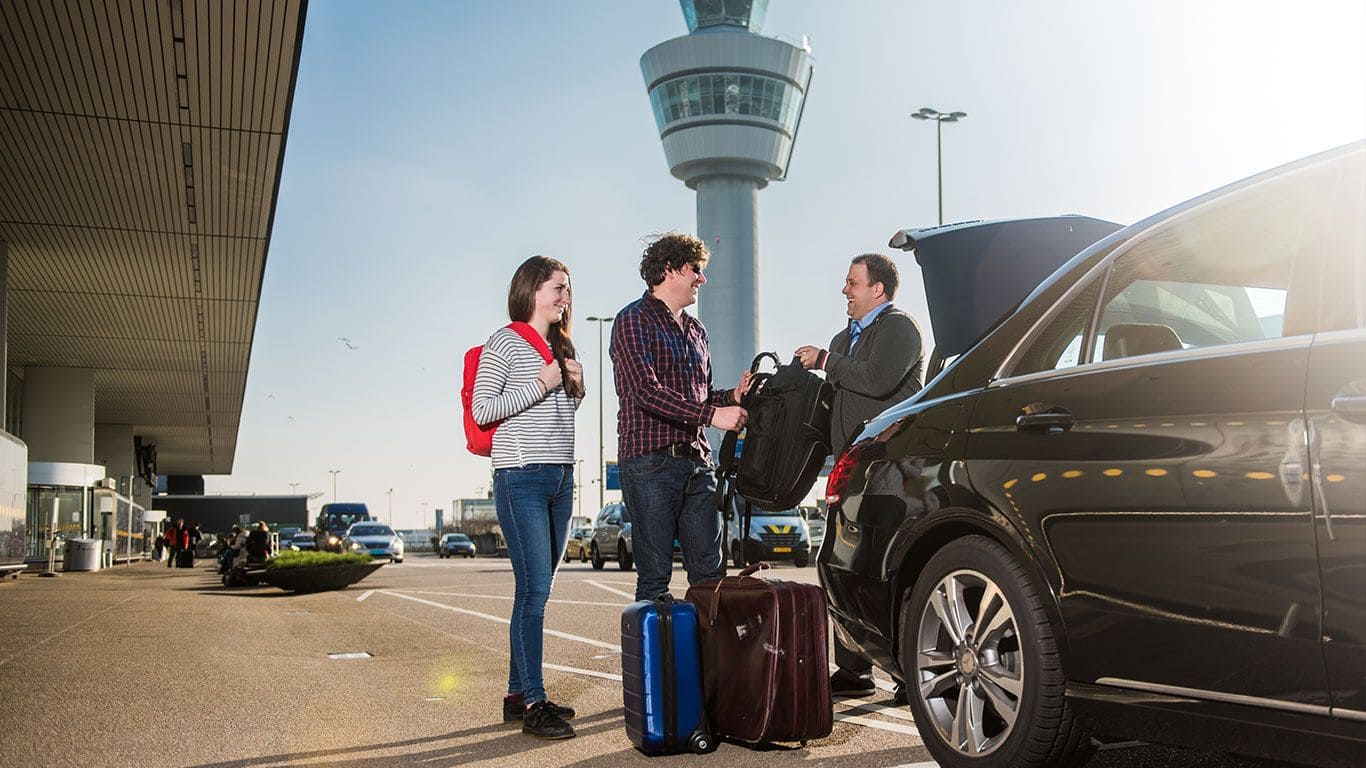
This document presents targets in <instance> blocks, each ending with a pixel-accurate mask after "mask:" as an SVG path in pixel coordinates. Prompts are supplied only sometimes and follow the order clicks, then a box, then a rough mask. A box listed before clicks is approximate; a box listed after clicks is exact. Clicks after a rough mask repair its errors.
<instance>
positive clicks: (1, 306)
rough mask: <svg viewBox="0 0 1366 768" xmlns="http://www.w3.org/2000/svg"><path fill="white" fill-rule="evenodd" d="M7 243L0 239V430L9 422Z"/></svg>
mask: <svg viewBox="0 0 1366 768" xmlns="http://www.w3.org/2000/svg"><path fill="white" fill-rule="evenodd" d="M8 405H9V243H7V242H5V241H4V240H0V432H3V431H4V429H5V425H6V424H8V423H9V418H8V416H9V412H8V411H7V410H6V409H7V407H8Z"/></svg>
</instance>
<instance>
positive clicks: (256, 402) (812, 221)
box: [206, 0, 1366, 528]
mask: <svg viewBox="0 0 1366 768" xmlns="http://www.w3.org/2000/svg"><path fill="white" fill-rule="evenodd" d="M1362 29H1366V3H1363V2H1361V0H1335V1H1330V0H1304V1H1302V2H1297V3H1293V4H1291V3H1271V2H1246V1H1243V2H1237V1H1235V0H1227V1H1224V0H1183V1H1181V2H1175V1H1171V0H1141V1H1139V0H1107V2H1094V1H1092V0H1075V1H1074V0H1067V1H1063V0H1056V1H1053V0H1050V1H1036V2H1028V3H1020V2H1007V1H1006V0H982V1H981V2H973V3H939V2H929V1H928V0H900V1H893V0H885V1H878V0H851V1H850V2H842V3H833V2H828V0H825V1H823V0H771V2H770V4H769V9H768V15H767V17H766V20H765V23H764V26H763V28H762V30H761V32H762V33H763V34H766V35H772V36H777V37H780V38H784V39H787V40H789V41H791V42H796V41H800V40H801V38H802V36H803V35H806V36H807V37H808V39H809V40H810V44H811V49H812V55H813V58H814V65H815V74H814V76H813V79H812V84H811V91H810V93H809V94H808V97H807V102H806V107H805V112H804V114H803V117H802V123H801V129H800V132H799V134H798V137H797V142H796V148H795V150H794V152H793V157H792V162H791V166H790V168H789V174H788V178H787V180H786V181H783V182H779V183H773V184H770V185H769V186H768V187H767V188H766V189H764V190H763V191H761V192H760V193H759V236H758V237H759V275H760V278H759V285H760V297H759V316H760V328H759V338H760V346H761V348H763V349H772V350H777V351H778V352H779V353H780V355H788V354H790V353H791V351H792V350H793V349H795V348H796V347H798V346H800V345H803V344H815V345H817V346H822V347H823V346H825V345H826V344H827V343H828V342H829V340H830V337H831V336H833V335H834V334H835V332H836V331H837V330H839V329H840V328H841V327H842V326H843V324H844V322H845V316H844V308H845V307H844V299H843V297H842V296H841V295H840V292H839V291H840V288H841V286H842V283H843V279H844V274H845V271H846V269H847V267H848V263H849V259H850V258H852V257H853V256H854V255H856V254H858V253H862V252H865V251H881V252H885V253H889V254H891V255H893V257H894V258H896V259H897V260H898V262H899V264H900V267H901V275H902V288H901V291H900V292H899V294H898V296H897V304H898V306H901V307H902V308H904V309H906V310H908V311H909V312H911V314H912V315H914V316H915V317H916V318H917V320H918V321H919V323H920V325H921V327H922V328H923V329H925V330H926V331H927V332H928V331H929V329H930V327H929V318H928V313H927V311H926V305H925V297H924V290H923V287H922V285H921V283H920V279H919V272H918V268H917V267H916V265H915V263H914V259H913V258H911V257H910V256H909V255H907V254H902V253H901V252H900V251H892V250H890V249H889V248H888V246H887V241H888V239H889V238H890V237H891V235H892V234H893V233H894V232H895V231H897V230H899V229H902V228H907V227H916V226H928V225H933V224H934V223H936V220H937V207H936V206H937V202H936V161H935V135H934V134H935V128H934V125H933V124H932V123H928V122H925V121H917V120H912V119H910V114H911V113H912V112H914V111H916V110H917V109H919V108H920V107H925V106H928V107H934V108H937V109H940V110H942V111H945V112H948V111H955V110H957V111H963V112H966V113H967V117H966V118H964V119H963V121H962V122H959V123H956V124H951V125H946V126H944V136H943V145H944V146H943V184H944V216H945V219H946V221H962V220H971V219H999V218H1018V217H1028V216H1041V215H1056V214H1065V213H1077V214H1085V215H1089V216H1095V217H1098V218H1103V219H1109V220H1112V221H1116V222H1120V223H1125V224H1127V223H1132V222H1134V221H1136V220H1138V219H1141V218H1144V217H1146V216H1147V215H1150V214H1153V213H1156V212H1158V211H1160V210H1162V209H1165V208H1167V207H1169V206H1172V205H1175V204H1177V203H1179V202H1181V201H1183V200H1186V199H1188V198H1191V197H1194V196H1196V195H1198V194H1200V193H1202V192H1205V191H1208V190H1210V189H1213V188H1215V187H1218V186H1221V185H1223V184H1226V183H1229V182H1232V181H1236V180H1238V179H1240V178H1243V177H1245V176H1249V175H1251V174H1253V173H1256V172H1259V171H1262V170H1265V169H1267V168H1271V167H1274V166H1276V165H1279V164H1282V163H1285V162H1289V161H1291V160H1295V159H1297V158H1299V157H1303V156H1305V155H1309V154H1312V153H1315V152H1318V151H1320V150H1324V149H1328V148H1331V147H1334V146H1338V145H1341V144H1345V143H1348V142H1351V141H1355V140H1358V139H1362V138H1366V47H1363V46H1362V45H1361V44H1360V31H1361V30H1362ZM686 33H687V27H686V26H685V24H684V21H683V15H682V12H681V11H680V9H679V6H678V3H677V2H673V1H672V0H584V1H583V2H568V1H567V0H558V1H552V0H540V1H533V0H503V1H502V2H497V3H488V2H474V1H473V0H444V1H441V2H419V1H417V0H407V1H405V2H403V3H375V2H365V1H362V0H314V1H313V2H312V3H310V4H309V8H308V19H307V26H306V29H305V33H304V42H303V54H302V60H301V62H300V66H299V77H298V84H297V90H296V93H295V97H294V107H293V115H292V118H291V122H290V126H289V135H288V144H287V147H286V154H285V163H284V171H283V177H282V180H281V184H280V191H279V198H278V200H277V209H276V216H275V225H274V231H273V234H272V240H271V244H270V250H269V254H268V257H267V263H266V272H265V282H264V286H263V289H262V293H261V305H260V311H259V315H258V317H257V325H256V335H255V339H254V341H253V346H252V357H251V363H250V369H249V374H248V378H247V391H246V397H245V401H244V403H243V409H242V421H241V427H240V432H239V434H238V442H237V454H236V459H235V463H234V471H233V474H231V475H228V476H219V477H209V478H206V491H207V492H208V493H255V494H277V493H289V492H292V491H294V490H296V489H297V492H300V493H309V494H318V496H317V498H315V499H314V500H313V501H312V502H311V506H312V507H313V508H315V509H316V508H317V507H318V506H319V505H321V504H322V503H324V502H327V501H330V500H332V498H333V479H334V475H332V474H331V473H330V472H329V470H340V472H339V473H338V474H337V475H335V480H336V498H337V499H338V500H340V501H363V502H366V503H367V504H368V505H369V506H370V509H371V511H372V512H375V513H377V514H378V515H379V517H381V518H382V519H385V520H388V519H390V510H392V520H393V522H394V524H395V525H396V526H397V527H402V528H410V527H420V526H424V525H426V526H429V525H431V523H432V520H433V517H434V511H435V510H436V509H438V508H441V509H445V510H447V513H446V519H447V520H450V513H449V510H450V509H451V507H452V500H453V499H457V498H463V497H470V496H482V495H484V494H485V493H486V492H487V490H488V486H489V482H490V468H489V461H488V459H485V458H479V457H475V456H473V455H471V454H469V453H468V452H466V450H465V442H464V435H463V429H462V426H461V414H460V409H459V389H460V382H461V364H462V358H463V355H464V352H465V350H466V349H468V348H469V347H471V346H474V345H476V344H480V343H483V341H484V340H485V339H486V338H487V337H488V336H489V334H490V333H492V332H493V331H494V330H495V329H497V328H498V327H499V326H501V325H503V324H505V323H506V322H507V316H506V297H507V285H508V280H509V278H510V277H511V275H512V272H513V270H514V269H515V268H516V266H517V265H518V264H520V263H521V262H522V261H523V260H524V259H526V258H527V257H528V256H531V255H534V254H544V255H548V256H552V257H555V258H557V259H559V260H561V261H563V262H565V263H566V264H567V265H568V267H569V269H570V273H571V280H572V283H573V290H574V316H575V318H576V321H575V323H574V339H575V342H576V344H577V345H578V349H579V358H580V359H581V360H582V361H583V363H584V367H585V370H586V377H587V385H588V388H589V395H588V398H587V400H586V401H585V402H584V404H583V406H582V407H581V409H580V411H579V414H578V419H577V424H576V435H577V437H576V443H577V454H578V456H579V458H580V459H582V460H583V464H582V470H581V472H580V473H579V474H580V480H581V481H582V483H583V493H582V494H581V507H579V508H581V509H582V510H583V514H585V515H592V514H595V512H596V510H597V509H598V507H599V505H598V498H599V490H598V486H597V485H596V483H597V470H596V465H597V453H598V435H599V413H600V412H599V409H598V407H597V398H598V394H599V392H598V388H599V386H600V384H599V381H600V380H599V377H598V365H599V362H600V361H601V359H602V355H601V354H600V352H599V343H598V333H597V327H596V325H595V324H593V323H589V322H587V321H586V320H585V319H584V318H586V317H588V316H590V315H612V314H615V313H616V312H617V311H618V310H619V309H620V308H621V307H623V306H624V305H626V304H627V303H629V302H631V301H633V300H635V299H636V298H638V297H639V296H640V294H641V292H642V291H643V290H644V285H643V283H642V282H641V280H640V278H639V275H638V273H637V266H638V263H639V257H640V252H641V249H642V247H643V240H642V239H643V238H644V237H646V236H648V235H650V234H651V233H658V232H664V231H668V230H674V229H676V230H681V231H693V230H695V228H696V203H695V196H694V193H693V192H692V191H691V190H689V189H687V188H686V187H685V186H684V185H683V184H682V183H681V182H679V181H678V180H676V179H674V178H673V177H672V176H670V175H669V172H668V168H667V166H666V164H665V160H664V153H663V150H662V148H661V146H660V141H659V133H658V129H657V128H656V126H655V122H654V117H653V115H652V113H651V110H650V104H649V100H648V97H647V94H646V90H645V83H644V82H643V80H642V76H641V72H640V63H639V60H640V55H641V54H642V53H644V52H645V50H646V49H648V48H650V47H651V46H653V45H655V44H657V43H660V42H663V41H664V40H666V39H669V38H673V37H677V36H680V35H683V34H686ZM706 301H707V288H706V287H703V289H702V295H701V299H700V302H701V305H702V306H703V307H705V305H706ZM703 311H704V314H705V310H703ZM704 319H705V317H704ZM931 343H932V342H930V341H929V340H927V347H928V346H929V345H930V344H931ZM604 351H605V350H604ZM605 373H606V379H607V381H608V386H607V388H606V390H605V391H604V392H603V395H604V401H605V402H604V406H605V407H604V409H603V411H602V413H603V414H604V415H605V420H604V421H605V441H604V442H605V445H606V448H605V453H606V459H607V460H609V461H610V460H612V459H614V458H615V456H616V440H615V419H616V398H615V395H614V392H613V391H612V387H611V383H610V382H611V378H612V374H611V363H610V360H609V361H607V362H606V364H605ZM717 385H718V386H730V385H731V383H730V382H717ZM390 489H392V492H390ZM614 496H616V494H615V492H611V491H609V492H607V497H608V499H609V500H610V499H612V498H613V497H614ZM576 513H577V509H576Z"/></svg>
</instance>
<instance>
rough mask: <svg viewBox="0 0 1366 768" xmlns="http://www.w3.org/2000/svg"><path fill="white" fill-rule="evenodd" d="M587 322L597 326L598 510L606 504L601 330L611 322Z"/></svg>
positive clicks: (597, 319) (595, 319)
mask: <svg viewBox="0 0 1366 768" xmlns="http://www.w3.org/2000/svg"><path fill="white" fill-rule="evenodd" d="M588 322H590V323H597V324H598V509H602V507H603V505H604V504H606V500H605V498H606V497H605V494H606V491H607V464H606V463H605V462H604V461H603V458H602V439H603V438H602V421H603V414H602V410H603V408H602V391H603V390H604V389H607V381H606V379H604V378H603V368H602V358H603V354H602V328H603V326H604V325H607V324H608V323H610V322H612V318H610V317H590V318H588Z"/></svg>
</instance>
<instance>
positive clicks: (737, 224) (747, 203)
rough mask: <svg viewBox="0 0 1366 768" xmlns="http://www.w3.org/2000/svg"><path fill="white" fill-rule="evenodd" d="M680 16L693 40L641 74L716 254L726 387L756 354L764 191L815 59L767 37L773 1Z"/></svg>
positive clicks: (712, 276)
mask: <svg viewBox="0 0 1366 768" xmlns="http://www.w3.org/2000/svg"><path fill="white" fill-rule="evenodd" d="M681 5H682V6H683V16H684V18H685V19H686V20H687V22H688V32H689V34H687V35H684V36H683V37H676V38H674V39H672V40H669V41H667V42H664V43H660V44H659V45H656V46H655V47H653V48H651V49H650V50H648V51H646V52H645V55H644V56H641V57H640V69H641V72H642V73H644V75H645V85H646V87H647V88H648V89H649V92H650V104H651V106H653V107H654V112H655V122H656V123H657V124H658V125H659V138H660V139H661V140H662V141H663V142H664V157H665V159H667V160H668V163H669V171H670V172H671V173H672V174H673V175H674V176H675V177H677V178H679V179H681V180H682V181H683V183H684V184H687V185H688V187H690V188H692V189H695V190H697V236H698V237H700V238H702V239H703V240H705V241H706V243H707V247H708V248H710V249H711V252H712V257H711V261H710V263H708V265H707V286H706V287H705V288H704V289H703V290H702V293H701V297H700V299H699V307H698V312H699V317H700V318H701V319H702V322H703V323H704V324H705V325H706V326H707V335H708V336H709V337H710V340H711V356H712V380H713V382H714V385H715V386H717V387H722V388H724V387H730V386H734V382H735V381H736V380H738V379H739V376H740V373H741V372H742V371H744V370H748V368H749V364H750V361H751V360H753V359H754V355H755V354H757V353H758V351H759V328H758V326H759V281H758V274H759V267H758V258H757V257H758V229H759V227H758V223H759V206H758V196H759V190H761V189H763V188H764V187H766V186H768V182H769V181H773V180H777V181H782V180H783V179H784V178H785V177H786V176H787V165H788V161H789V160H790V159H791V157H792V144H793V142H795V141H796V139H797V126H798V125H799V124H800V123H801V117H802V106H803V104H804V103H805V101H806V93H807V88H808V87H809V86H810V84H811V55H810V49H809V48H807V47H806V46H805V45H803V47H801V48H799V47H797V46H795V45H792V44H791V43H787V42H784V41H782V40H777V39H775V38H771V37H764V36H762V35H760V34H758V31H759V28H760V26H761V25H762V24H763V20H764V12H765V11H766V10H767V7H768V0H681Z"/></svg>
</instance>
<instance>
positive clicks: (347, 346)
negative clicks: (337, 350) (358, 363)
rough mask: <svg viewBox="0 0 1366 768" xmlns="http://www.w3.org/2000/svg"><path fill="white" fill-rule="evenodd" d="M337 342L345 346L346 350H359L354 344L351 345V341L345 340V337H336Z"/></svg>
mask: <svg viewBox="0 0 1366 768" xmlns="http://www.w3.org/2000/svg"><path fill="white" fill-rule="evenodd" d="M337 340H338V341H340V342H341V343H343V344H345V345H346V348H347V349H360V347H358V346H356V345H355V344H352V343H351V340H350V339H348V338H346V337H345V336H338V337H337Z"/></svg>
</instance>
